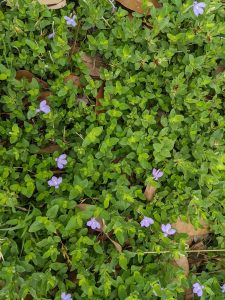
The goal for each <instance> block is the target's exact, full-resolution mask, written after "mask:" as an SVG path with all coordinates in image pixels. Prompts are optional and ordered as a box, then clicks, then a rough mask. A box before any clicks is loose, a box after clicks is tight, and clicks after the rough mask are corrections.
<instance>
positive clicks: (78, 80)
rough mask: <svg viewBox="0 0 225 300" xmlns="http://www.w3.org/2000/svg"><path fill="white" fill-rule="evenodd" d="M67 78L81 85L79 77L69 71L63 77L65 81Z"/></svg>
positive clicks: (78, 85)
mask: <svg viewBox="0 0 225 300" xmlns="http://www.w3.org/2000/svg"><path fill="white" fill-rule="evenodd" d="M69 80H71V81H72V82H73V83H74V85H76V86H77V87H83V86H82V84H81V82H80V78H79V77H78V76H77V75H75V74H72V73H71V74H70V75H68V76H66V77H65V79H64V82H67V81H69Z"/></svg>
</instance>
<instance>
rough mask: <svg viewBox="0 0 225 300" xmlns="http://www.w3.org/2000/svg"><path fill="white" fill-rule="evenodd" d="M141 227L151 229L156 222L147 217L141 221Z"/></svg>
mask: <svg viewBox="0 0 225 300" xmlns="http://www.w3.org/2000/svg"><path fill="white" fill-rule="evenodd" d="M140 224H141V227H149V226H150V225H152V224H154V221H153V220H152V219H151V218H148V217H145V216H144V218H143V220H142V221H141V223H140Z"/></svg>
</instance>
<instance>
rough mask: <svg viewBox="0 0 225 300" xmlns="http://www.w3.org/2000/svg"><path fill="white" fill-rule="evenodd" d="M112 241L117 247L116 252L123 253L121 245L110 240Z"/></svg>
mask: <svg viewBox="0 0 225 300" xmlns="http://www.w3.org/2000/svg"><path fill="white" fill-rule="evenodd" d="M110 241H111V242H112V243H113V245H114V246H115V248H116V250H117V251H118V252H122V250H123V248H122V247H121V245H120V244H119V243H117V242H116V241H114V240H112V239H110Z"/></svg>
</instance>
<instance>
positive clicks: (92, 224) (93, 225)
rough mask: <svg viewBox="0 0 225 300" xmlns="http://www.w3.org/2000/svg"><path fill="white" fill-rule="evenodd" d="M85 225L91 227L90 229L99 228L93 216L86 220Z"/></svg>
mask: <svg viewBox="0 0 225 300" xmlns="http://www.w3.org/2000/svg"><path fill="white" fill-rule="evenodd" d="M87 226H88V227H91V228H92V229H100V228H101V225H100V223H99V222H98V221H97V220H96V219H95V218H91V220H89V221H88V222H87Z"/></svg>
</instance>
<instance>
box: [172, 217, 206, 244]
mask: <svg viewBox="0 0 225 300" xmlns="http://www.w3.org/2000/svg"><path fill="white" fill-rule="evenodd" d="M200 224H201V225H202V226H203V228H198V229H197V230H196V229H195V228H194V226H193V225H192V224H191V223H190V221H189V223H186V222H182V221H181V219H180V218H178V219H177V222H176V223H174V224H172V227H173V228H174V229H176V231H177V232H178V233H186V234H187V235H188V236H189V237H190V239H189V241H188V244H190V243H191V242H192V240H193V238H194V237H196V236H201V235H206V234H208V233H209V227H208V225H207V224H206V222H205V221H204V220H200Z"/></svg>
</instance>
